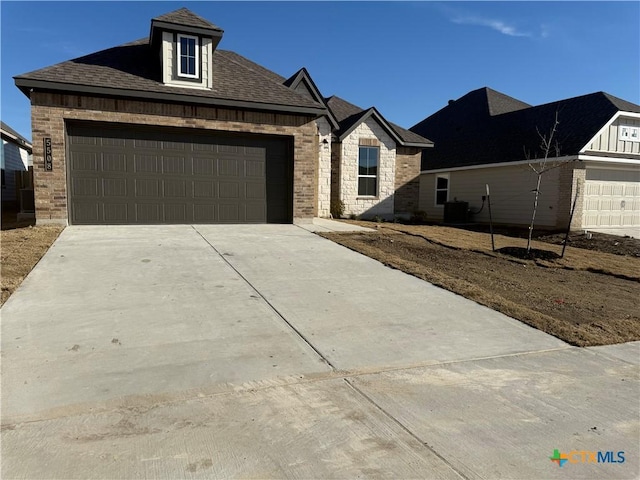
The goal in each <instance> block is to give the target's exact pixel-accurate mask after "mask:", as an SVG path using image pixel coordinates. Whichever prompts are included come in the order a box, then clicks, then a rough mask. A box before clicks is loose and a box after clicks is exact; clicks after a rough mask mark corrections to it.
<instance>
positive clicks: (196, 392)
mask: <svg viewBox="0 0 640 480" xmlns="http://www.w3.org/2000/svg"><path fill="white" fill-rule="evenodd" d="M563 350H583V349H581V348H579V347H572V346H568V347H565V348H555V349H546V350H537V351H531V352H519V353H509V354H504V355H493V356H488V357H477V358H471V359H465V360H451V361H447V362H435V363H434V362H421V363H416V364H411V365H402V366H394V367H382V368H374V369H370V370H367V369H362V370H338V369H335V368H334V369H333V370H332V371H331V372H327V373H323V374H314V375H312V376H305V377H302V378H300V377H297V376H294V377H290V378H282V379H281V381H279V382H276V383H270V382H268V383H266V384H264V385H256V384H251V385H250V386H246V387H245V386H237V385H234V384H228V387H229V390H222V391H207V390H208V388H194V389H189V390H187V391H182V392H180V393H178V394H175V395H173V396H172V397H171V398H167V396H166V395H164V396H163V397H164V399H163V400H159V399H158V398H156V397H154V396H151V397H148V396H146V395H143V396H137V395H133V396H131V397H126V398H127V402H126V403H127V405H128V407H127V408H129V407H130V408H138V407H146V406H148V405H153V407H154V408H155V407H160V406H166V405H173V404H176V403H178V402H182V401H188V400H193V399H201V398H214V397H220V396H228V395H242V394H244V393H247V392H260V391H265V390H270V389H273V388H281V387H288V386H294V385H305V384H311V383H322V382H328V381H334V380H336V379H342V380H343V381H347V379H350V378H357V377H363V376H370V375H378V374H384V373H392V372H402V371H410V370H416V369H421V368H433V367H439V366H447V365H456V364H461V363H467V362H478V361H484V360H492V359H496V358H509V357H520V356H525V355H535V354H546V353H552V352H558V351H563ZM592 353H596V354H597V353H598V352H592ZM603 356H605V355H603ZM611 360H613V361H617V360H619V359H611ZM632 365H633V364H632ZM132 398H135V401H133V400H132ZM122 402H123V399H122V398H118V399H114V400H112V401H109V402H106V403H105V404H104V405H102V406H101V407H100V408H96V406H95V405H93V404H91V406H86V407H85V406H83V405H79V404H76V405H73V409H74V412H73V413H67V408H64V409H62V410H63V411H61V412H60V411H57V410H58V409H53V410H54V413H52V412H51V411H48V412H47V415H46V416H44V417H42V416H40V417H38V416H36V417H34V416H31V417H29V416H22V417H16V418H8V419H7V418H4V419H3V420H2V425H1V426H2V428H3V429H4V428H7V427H9V426H12V425H18V424H21V425H22V424H30V423H37V422H41V421H46V420H54V419H57V418H64V417H73V416H77V415H83V414H85V413H106V412H111V411H115V410H119V409H121V408H123V407H122ZM41 413H42V412H41Z"/></svg>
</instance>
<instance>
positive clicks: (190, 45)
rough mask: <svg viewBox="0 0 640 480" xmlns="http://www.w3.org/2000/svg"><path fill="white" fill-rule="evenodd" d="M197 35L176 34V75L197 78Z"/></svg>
mask: <svg viewBox="0 0 640 480" xmlns="http://www.w3.org/2000/svg"><path fill="white" fill-rule="evenodd" d="M199 53H200V52H199V42H198V37H192V36H190V35H178V76H179V77H186V78H198V76H199V71H198V63H199V60H198V57H199Z"/></svg>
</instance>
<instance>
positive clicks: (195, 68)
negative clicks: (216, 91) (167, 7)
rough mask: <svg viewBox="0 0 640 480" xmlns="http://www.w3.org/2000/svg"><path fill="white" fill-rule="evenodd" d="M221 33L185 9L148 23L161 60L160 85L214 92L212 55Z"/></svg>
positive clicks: (151, 39) (212, 25) (152, 40)
mask: <svg viewBox="0 0 640 480" xmlns="http://www.w3.org/2000/svg"><path fill="white" fill-rule="evenodd" d="M223 33H224V32H223V30H222V29H221V28H220V27H218V26H216V25H214V24H213V23H211V22H209V21H208V20H205V19H204V18H202V17H200V16H198V15H196V14H195V13H193V12H191V11H190V10H188V9H186V8H181V9H179V10H176V11H175V12H170V13H166V14H164V15H160V16H159V17H156V18H154V19H152V20H151V34H150V35H149V42H150V44H151V47H152V48H154V49H155V50H156V51H157V52H158V54H159V56H160V68H161V69H162V83H163V84H165V85H171V86H176V87H182V88H198V89H211V88H213V52H214V51H215V49H216V47H217V46H218V43H220V40H221V39H222V34H223Z"/></svg>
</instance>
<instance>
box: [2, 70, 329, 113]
mask: <svg viewBox="0 0 640 480" xmlns="http://www.w3.org/2000/svg"><path fill="white" fill-rule="evenodd" d="M14 80H15V83H16V86H17V87H18V88H19V89H20V90H21V91H22V92H23V93H24V94H25V95H26V96H27V97H30V95H29V94H30V91H31V90H33V89H42V90H55V91H64V92H73V93H91V94H96V95H106V96H112V97H113V96H115V97H133V98H145V99H149V100H164V101H171V102H176V103H190V104H194V103H195V104H201V105H207V106H220V107H234V108H243V109H252V110H266V111H274V112H286V113H299V114H305V115H313V116H315V117H316V118H317V117H321V116H323V115H326V114H327V109H326V108H323V107H307V106H300V105H283V104H274V103H262V102H251V101H246V100H232V99H225V98H213V97H201V96H198V95H188V94H181V93H166V92H150V91H148V90H127V89H121V88H108V87H98V86H93V85H77V84H70V83H62V82H49V81H45V80H33V79H28V78H20V77H14Z"/></svg>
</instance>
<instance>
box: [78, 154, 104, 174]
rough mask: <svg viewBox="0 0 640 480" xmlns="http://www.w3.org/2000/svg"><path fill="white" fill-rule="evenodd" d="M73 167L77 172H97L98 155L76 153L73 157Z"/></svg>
mask: <svg viewBox="0 0 640 480" xmlns="http://www.w3.org/2000/svg"><path fill="white" fill-rule="evenodd" d="M71 167H72V168H73V169H74V170H76V171H87V172H97V171H98V154H97V153H84V152H75V153H74V154H73V155H72V156H71Z"/></svg>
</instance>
